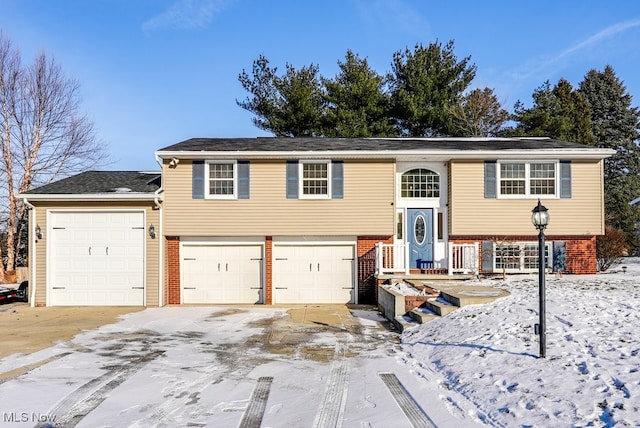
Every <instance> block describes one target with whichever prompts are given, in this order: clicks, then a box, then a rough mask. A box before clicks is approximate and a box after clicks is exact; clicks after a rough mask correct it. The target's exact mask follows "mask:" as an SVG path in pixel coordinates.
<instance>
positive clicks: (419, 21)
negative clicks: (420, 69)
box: [355, 0, 430, 37]
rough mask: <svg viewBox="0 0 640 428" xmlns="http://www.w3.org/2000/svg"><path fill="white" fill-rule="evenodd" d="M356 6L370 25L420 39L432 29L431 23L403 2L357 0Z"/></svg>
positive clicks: (395, 0) (394, 0) (400, 0)
mask: <svg viewBox="0 0 640 428" xmlns="http://www.w3.org/2000/svg"><path fill="white" fill-rule="evenodd" d="M355 5H356V6H357V7H358V9H359V10H360V13H361V15H362V17H363V18H364V19H365V20H366V21H368V22H369V24H370V25H374V26H377V27H379V26H380V25H383V26H385V27H387V29H388V30H392V31H403V32H406V33H409V34H412V35H418V36H420V37H424V36H425V34H426V33H427V32H428V31H429V28H430V25H429V22H428V21H427V20H426V19H424V18H423V17H422V15H421V14H420V13H419V12H418V11H417V10H416V9H415V8H413V7H411V6H410V5H409V4H407V3H406V2H405V1H402V0H356V1H355Z"/></svg>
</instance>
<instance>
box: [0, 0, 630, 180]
mask: <svg viewBox="0 0 640 428" xmlns="http://www.w3.org/2000/svg"><path fill="white" fill-rule="evenodd" d="M0 30H2V32H3V34H4V36H5V37H8V38H9V39H11V41H12V42H13V43H14V45H15V46H17V47H18V48H19V49H20V50H21V52H22V57H23V61H24V62H31V60H32V59H33V57H34V56H35V55H36V54H38V53H40V52H45V53H46V54H47V55H50V56H53V57H54V58H55V59H56V60H57V61H58V62H59V63H60V64H61V66H62V68H63V70H64V72H65V74H66V75H67V76H70V77H74V78H76V79H77V80H78V81H79V82H80V85H81V96H82V109H83V112H84V113H86V114H87V115H88V116H89V117H90V118H91V119H92V120H93V121H94V122H95V125H96V129H97V135H98V138H99V139H100V140H101V141H103V142H104V143H105V144H106V145H107V147H108V151H109V153H110V163H109V164H108V165H106V166H105V169H115V170H150V169H157V164H156V162H155V158H154V151H155V150H157V149H159V148H162V147H165V146H168V145H170V144H173V143H176V142H178V141H182V140H185V139H188V138H191V137H253V136H262V135H269V134H266V133H265V132H263V131H261V130H259V129H257V128H255V127H254V126H253V124H252V123H251V114H250V113H249V112H247V111H245V110H243V109H241V108H240V107H238V106H237V105H236V99H244V98H246V96H247V95H248V94H247V93H246V92H245V91H244V90H243V89H242V87H241V86H240V83H239V82H238V74H239V73H240V72H241V71H242V70H243V69H247V70H248V71H250V70H251V66H252V62H253V60H254V59H256V58H257V57H258V56H259V55H260V54H263V55H265V56H266V57H267V58H268V59H269V61H270V64H271V66H277V67H278V69H279V70H284V67H285V63H287V62H289V63H291V64H292V65H293V66H295V67H296V68H300V67H302V66H306V65H309V64H311V63H314V64H318V65H319V67H320V73H321V74H322V75H323V76H325V77H333V76H335V74H336V73H337V71H338V66H337V62H338V61H342V60H343V59H344V56H345V53H346V52H347V50H348V49H351V50H353V51H354V52H355V53H357V54H359V55H360V56H361V57H366V58H367V59H368V61H369V63H370V65H371V66H372V67H373V68H375V69H376V70H377V71H378V72H379V73H381V74H383V73H386V72H387V71H389V70H390V69H391V59H392V55H393V53H394V52H396V51H398V50H403V49H404V48H406V47H409V48H413V46H415V44H416V43H422V44H423V45H427V44H429V43H430V42H432V41H436V40H438V41H440V42H443V43H446V42H447V41H448V40H450V39H454V40H455V53H456V55H457V56H458V58H463V57H465V56H469V55H470V56H471V61H472V62H473V63H475V64H476V65H477V67H478V72H477V75H476V78H475V80H474V81H473V82H472V85H471V88H475V87H482V88H483V87H485V86H488V87H491V88H494V89H495V91H496V94H497V95H498V97H499V99H500V101H501V102H502V103H503V105H504V106H505V108H507V110H509V111H511V110H512V109H513V105H514V103H515V102H516V101H517V100H518V99H520V100H522V101H523V102H524V103H525V105H531V94H532V92H533V90H534V89H535V88H536V87H538V86H540V85H541V84H542V83H543V82H544V81H545V80H550V81H551V83H552V84H555V83H556V82H557V81H558V79H560V78H565V79H567V80H569V81H570V82H571V83H572V84H573V85H574V86H577V85H578V84H579V82H580V81H581V80H582V79H583V77H584V75H585V74H586V73H587V72H588V71H589V70H590V69H593V68H595V69H598V70H602V69H604V67H605V65H607V64H610V65H611V66H613V68H614V69H615V70H616V73H617V75H618V77H619V78H620V79H621V80H623V81H624V83H625V85H626V86H627V89H628V92H629V93H630V94H631V95H632V96H633V97H634V99H633V104H634V105H639V104H640V78H639V76H640V48H638V47H639V46H640V2H636V1H633V0H609V1H607V2H604V1H602V0H597V1H595V0H582V1H579V0H564V1H557V0H554V1H547V0H537V1H535V2H533V1H529V2H517V1H497V0H493V1H492V0H485V1H475V0H467V1H463V0H447V1H442V0H441V1H431V0H322V1H306V0H282V1H277V0H273V1H265V0H56V1H51V0H1V1H0Z"/></svg>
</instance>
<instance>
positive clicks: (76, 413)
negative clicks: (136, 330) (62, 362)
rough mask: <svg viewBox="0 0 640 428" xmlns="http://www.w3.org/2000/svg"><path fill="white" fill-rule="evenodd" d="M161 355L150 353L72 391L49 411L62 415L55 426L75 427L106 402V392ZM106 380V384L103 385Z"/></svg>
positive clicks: (42, 425) (52, 413) (43, 425)
mask: <svg viewBox="0 0 640 428" xmlns="http://www.w3.org/2000/svg"><path fill="white" fill-rule="evenodd" d="M162 354H164V351H154V352H150V353H148V354H146V355H143V356H142V357H140V358H138V359H136V360H134V361H133V362H132V363H130V364H128V365H126V366H124V367H122V368H120V369H118V370H113V371H109V372H107V373H105V374H103V375H102V376H98V377H97V378H94V379H91V380H90V381H89V382H87V383H85V384H84V385H82V386H81V387H79V388H78V389H76V390H75V391H73V392H72V393H71V394H69V395H68V396H66V397H65V399H64V400H62V401H61V402H60V403H59V404H58V405H56V406H55V407H54V408H53V409H51V410H50V411H49V414H51V415H60V414H61V415H62V416H61V417H59V418H56V421H55V424H56V426H61V427H65V428H69V427H75V426H76V425H77V424H78V423H79V422H80V421H81V420H82V419H83V418H84V417H85V416H87V415H88V414H89V413H91V412H92V411H93V410H95V409H96V408H97V407H98V406H99V405H100V404H101V403H102V402H103V401H104V400H106V398H107V393H108V392H110V391H112V390H114V389H115V388H117V387H118V386H119V385H120V384H122V383H123V382H124V381H125V380H127V379H128V378H129V377H130V376H131V375H132V374H134V373H135V372H137V371H138V370H140V369H141V368H142V367H143V366H144V365H146V364H147V363H149V362H150V361H152V360H154V359H156V358H158V357H159V356H160V355H162ZM107 380H108V382H106V383H104V382H105V381H107ZM100 384H103V385H102V386H101V387H100V388H98V389H97V390H95V391H94V392H93V393H92V394H90V395H89V396H87V394H88V393H89V392H90V391H91V390H93V389H94V388H95V387H96V386H97V385H100ZM46 426H47V424H38V425H36V427H46Z"/></svg>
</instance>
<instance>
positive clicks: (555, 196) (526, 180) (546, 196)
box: [496, 159, 560, 199]
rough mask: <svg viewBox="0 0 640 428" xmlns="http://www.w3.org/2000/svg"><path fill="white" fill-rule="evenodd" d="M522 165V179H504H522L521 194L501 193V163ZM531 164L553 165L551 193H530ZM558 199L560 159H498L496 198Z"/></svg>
mask: <svg viewBox="0 0 640 428" xmlns="http://www.w3.org/2000/svg"><path fill="white" fill-rule="evenodd" d="M516 164H520V165H524V178H523V179H509V178H507V179H505V180H517V181H523V180H524V191H525V193H524V194H522V195H518V194H514V195H510V194H502V193H501V181H502V176H501V173H502V168H501V167H502V165H516ZM531 164H553V165H554V177H553V181H554V191H553V194H540V195H538V194H532V193H531ZM537 198H544V199H558V198H560V161H559V160H557V159H556V160H548V159H544V160H541V159H533V160H526V161H525V160H507V161H505V160H498V161H497V168H496V199H537Z"/></svg>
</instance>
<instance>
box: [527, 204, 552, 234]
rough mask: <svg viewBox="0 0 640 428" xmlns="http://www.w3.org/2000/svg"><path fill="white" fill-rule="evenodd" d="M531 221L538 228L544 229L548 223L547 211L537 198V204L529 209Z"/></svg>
mask: <svg viewBox="0 0 640 428" xmlns="http://www.w3.org/2000/svg"><path fill="white" fill-rule="evenodd" d="M531 213H532V214H531V222H532V223H533V225H534V226H535V227H536V229H538V230H544V229H545V228H546V227H547V225H548V224H549V211H548V210H547V208H545V206H544V205H542V204H541V203H540V199H538V205H536V207H535V208H534V209H533V210H532V211H531Z"/></svg>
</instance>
